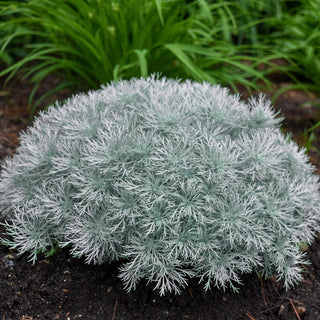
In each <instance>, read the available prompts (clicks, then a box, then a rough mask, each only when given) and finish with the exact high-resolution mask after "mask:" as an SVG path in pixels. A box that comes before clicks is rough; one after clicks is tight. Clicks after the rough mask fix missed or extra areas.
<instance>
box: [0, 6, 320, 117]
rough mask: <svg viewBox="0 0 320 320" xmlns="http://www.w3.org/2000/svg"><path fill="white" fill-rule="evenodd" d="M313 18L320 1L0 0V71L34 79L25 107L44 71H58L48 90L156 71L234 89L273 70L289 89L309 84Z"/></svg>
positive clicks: (319, 12) (317, 70)
mask: <svg viewBox="0 0 320 320" xmlns="http://www.w3.org/2000/svg"><path fill="white" fill-rule="evenodd" d="M319 18H320V0H312V1H311V0H297V1H292V0H271V1H261V0H237V1H235V0H215V1H213V0H115V1H104V0H55V1H51V0H24V1H1V2H0V21H1V22H0V63H1V66H2V69H0V77H5V78H6V82H7V83H8V82H9V81H10V80H11V79H17V78H22V79H26V78H27V79H30V81H31V82H32V83H34V90H33V92H32V93H31V95H30V100H29V105H30V106H31V105H32V107H31V111H32V113H33V112H34V111H35V110H36V108H37V106H38V105H39V102H40V101H41V98H40V99H38V101H36V102H35V103H34V102H33V101H32V100H33V97H34V94H35V92H36V90H37V88H38V87H39V85H40V84H41V82H42V81H43V80H44V79H45V78H46V77H47V76H48V75H50V74H57V75H59V76H60V78H61V82H60V83H59V85H58V86H57V87H55V88H54V89H53V90H55V91H58V90H60V89H62V88H65V87H67V88H70V89H71V90H74V91H77V90H79V89H81V90H82V89H96V88H98V87H99V86H100V85H101V84H105V83H107V82H110V81H112V80H119V79H130V78H132V77H140V76H142V77H147V76H148V75H150V74H152V73H154V72H161V73H162V74H163V75H165V76H168V77H179V78H192V79H195V80H198V81H202V80H206V81H209V82H211V83H214V84H215V83H220V84H222V85H228V86H230V87H232V88H233V89H234V90H235V91H237V86H238V85H243V86H244V87H245V88H246V89H247V90H251V89H255V90H259V89H261V88H262V85H267V86H269V87H270V86H271V84H272V81H271V79H270V75H272V74H281V75H283V76H285V77H287V78H288V79H290V80H291V82H293V86H291V87H290V88H292V87H295V88H303V89H306V90H307V89H316V88H317V87H318V86H319V84H320V61H319V46H320V31H319V23H320V22H319V21H320V19H319ZM292 80H293V81H292ZM287 89H288V88H285V89H282V91H281V92H283V90H287ZM50 93H51V92H48V93H47V94H50ZM47 94H46V95H47ZM42 98H43V96H42Z"/></svg>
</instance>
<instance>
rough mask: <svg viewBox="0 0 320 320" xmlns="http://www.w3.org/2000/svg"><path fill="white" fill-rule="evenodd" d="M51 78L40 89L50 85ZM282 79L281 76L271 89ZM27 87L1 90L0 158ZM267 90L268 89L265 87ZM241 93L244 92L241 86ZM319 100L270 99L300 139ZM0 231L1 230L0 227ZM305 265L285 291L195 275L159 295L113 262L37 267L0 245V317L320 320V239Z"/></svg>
mask: <svg viewBox="0 0 320 320" xmlns="http://www.w3.org/2000/svg"><path fill="white" fill-rule="evenodd" d="M58 81H59V80H58V79H55V78H53V77H50V78H49V79H48V80H47V81H46V82H45V83H44V84H43V85H42V88H41V89H40V90H39V93H38V94H41V91H42V92H46V91H47V90H48V89H50V88H52V87H54V86H55V85H56V83H57V82H58ZM284 85H286V84H285V83H282V82H279V83H277V85H276V86H275V88H279V87H280V86H284ZM30 90H31V86H30V84H28V83H17V84H16V85H15V86H14V87H13V88H12V89H10V90H9V89H8V90H3V91H0V159H3V158H4V157H6V156H11V155H13V154H14V151H15V148H16V147H17V145H18V143H19V139H18V136H19V132H20V131H21V130H23V129H25V128H26V127H27V125H29V124H31V120H30V117H29V113H28V109H27V101H28V95H29V93H30ZM69 95H70V93H69V92H67V91H65V92H62V93H59V94H57V95H54V96H51V97H49V98H47V99H46V100H45V101H43V105H47V104H48V103H51V102H52V101H54V100H57V99H59V100H61V99H64V98H66V97H67V96H69ZM270 95H271V93H270ZM242 96H243V98H247V97H248V94H247V92H245V91H243V92H242ZM319 102H320V100H319V99H317V98H316V96H313V95H311V96H309V95H307V94H306V93H304V92H301V91H294V90H291V91H287V92H286V93H284V94H283V95H281V96H280V97H279V98H278V99H277V101H276V103H275V105H276V108H277V109H279V110H280V111H281V113H282V114H283V115H285V117H286V120H285V121H284V123H283V125H284V130H285V131H289V132H291V133H292V136H293V139H294V140H296V141H297V142H298V144H300V145H303V144H307V143H308V139H307V129H308V128H310V127H312V126H313V125H314V124H315V123H317V122H318V121H319V120H320V112H319V109H318V108H317V107H316V106H317V105H319ZM309 142H310V143H309V146H310V150H309V154H310V157H311V160H312V162H313V163H314V164H315V166H316V171H317V173H319V172H320V152H319V151H317V149H318V150H320V141H319V139H317V138H316V135H315V138H314V139H313V140H312V141H311V140H310V141H309ZM0 231H1V234H2V233H3V231H4V230H3V229H1V230H0ZM307 255H308V259H309V260H310V261H311V264H310V265H309V266H307V267H305V273H304V276H303V281H302V283H301V284H299V285H298V286H297V287H295V288H294V289H292V290H290V291H285V290H284V289H283V288H282V287H281V284H279V283H277V282H276V281H275V279H270V280H262V279H260V278H259V277H258V276H257V275H256V274H255V273H252V274H249V275H243V285H242V286H241V287H240V292H239V293H233V292H232V291H230V290H227V291H225V292H223V291H222V290H219V289H217V288H212V290H210V291H207V292H204V290H203V288H202V286H201V285H199V284H198V283H197V281H196V280H192V281H190V282H189V287H187V288H185V289H184V290H182V293H181V295H178V296H175V295H166V296H164V297H160V296H159V294H158V293H157V292H155V291H153V289H152V286H151V285H147V284H146V283H144V282H142V283H140V284H139V286H138V287H137V289H136V290H135V291H132V292H130V293H127V292H126V291H124V290H123V287H122V283H121V281H120V279H118V267H119V263H112V264H110V265H109V264H106V265H102V266H93V265H87V264H85V262H84V260H83V259H74V258H72V257H70V255H69V254H68V252H67V251H66V250H61V251H59V252H58V253H57V254H55V255H54V256H52V257H50V258H48V257H44V256H40V258H39V259H38V261H37V262H36V264H35V265H32V264H31V263H30V262H28V257H27V255H22V256H17V255H16V253H15V252H12V251H11V250H9V249H8V248H7V247H4V246H0V278H1V279H0V319H2V320H9V319H12V320H16V319H21V320H22V319H24V320H29V319H70V320H73V319H94V320H99V319H112V320H116V319H124V320H130V319H153V320H157V319H201V320H202V319H203V320H205V319H221V320H224V319H225V320H231V319H232V320H234V319H251V320H254V319H256V320H266V319H301V320H302V319H304V320H317V319H319V320H320V238H319V237H318V238H317V239H316V240H315V241H314V243H313V245H312V246H311V247H310V248H308V249H307Z"/></svg>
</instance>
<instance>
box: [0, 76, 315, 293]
mask: <svg viewBox="0 0 320 320" xmlns="http://www.w3.org/2000/svg"><path fill="white" fill-rule="evenodd" d="M276 115H277V114H276V113H275V112H274V110H273V108H272V107H271V105H270V102H268V101H267V100H265V99H264V98H263V96H259V97H257V98H251V99H250V100H249V101H248V102H243V101H241V100H240V98H239V96H238V95H231V94H229V93H228V90H227V89H225V88H222V87H220V86H213V85H211V84H209V83H206V82H203V83H197V82H192V81H189V80H188V81H185V82H182V81H179V80H173V79H166V78H159V77H158V76H152V77H149V78H147V79H143V78H141V79H132V80H130V81H119V82H116V83H112V84H109V85H107V86H105V87H102V88H101V89H100V90H97V91H91V92H89V93H88V94H78V95H76V96H74V97H72V98H70V99H69V100H68V101H66V102H65V103H64V104H63V105H61V104H59V103H56V105H54V106H52V107H50V108H49V110H48V111H47V112H41V113H40V115H39V116H38V117H37V118H36V119H35V122H34V124H33V126H32V127H30V128H29V129H28V130H27V131H26V132H24V133H23V134H22V135H21V145H20V146H19V148H18V149H17V153H16V155H15V156H14V157H13V158H7V159H6V160H5V161H4V163H3V165H2V172H1V180H0V209H1V214H2V216H3V218H4V219H5V222H4V226H5V228H6V232H7V237H6V238H5V239H2V241H3V242H4V243H5V244H6V245H8V246H10V247H11V248H12V249H14V250H17V251H18V252H19V253H25V252H29V253H30V259H31V260H32V261H33V262H35V261H36V258H37V255H38V253H39V252H49V253H51V252H52V251H54V250H55V249H56V248H57V246H60V247H67V248H69V250H70V252H71V254H72V255H73V256H75V257H85V260H86V262H88V263H97V264H102V263H105V262H111V261H115V260H121V261H122V262H123V263H122V264H121V267H120V275H119V276H120V278H121V279H122V280H123V282H124V285H125V287H126V288H127V289H128V290H131V289H132V288H135V286H136V284H137V283H138V281H139V280H140V279H142V278H145V279H147V281H148V282H150V283H152V284H153V285H154V288H155V289H158V290H159V292H160V294H165V293H166V292H171V291H173V292H175V293H178V292H179V290H181V288H183V287H185V286H186V285H187V283H188V278H190V277H196V278H198V279H199V281H200V282H203V283H204V288H205V289H209V288H210V287H211V286H212V285H214V286H217V287H219V288H226V287H228V286H230V287H232V288H234V289H236V285H237V284H239V283H241V274H242V273H245V272H251V271H252V270H253V269H255V270H257V271H259V272H261V273H262V274H263V275H264V276H265V277H271V276H275V275H276V276H277V277H278V280H282V281H283V283H284V285H285V287H287V288H288V287H290V286H292V285H294V284H295V283H297V282H298V281H300V280H301V279H302V275H301V273H302V264H304V263H306V261H305V260H304V255H305V254H304V253H302V252H301V251H300V250H299V245H300V244H301V243H305V242H307V243H309V244H310V243H311V241H312V239H313V237H314V236H315V233H316V232H317V231H320V213H319V212H320V206H319V204H320V202H319V200H320V198H319V193H318V187H319V184H318V177H317V176H316V175H314V174H313V169H314V168H313V166H312V165H311V164H310V163H309V162H308V158H307V156H306V154H305V153H304V150H303V149H299V148H298V146H297V145H296V143H294V142H293V141H291V140H290V139H289V138H288V137H287V136H284V135H283V134H282V133H281V131H280V129H279V125H280V123H281V120H282V119H281V118H280V117H277V116H276Z"/></svg>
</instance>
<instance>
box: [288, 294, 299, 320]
mask: <svg viewBox="0 0 320 320" xmlns="http://www.w3.org/2000/svg"><path fill="white" fill-rule="evenodd" d="M289 300H290V303H291V305H292V308H293V310H294V313H295V314H296V316H297V318H298V320H301V318H300V316H299V313H298V311H297V309H296V307H295V306H294V303H293V302H292V300H291V299H289Z"/></svg>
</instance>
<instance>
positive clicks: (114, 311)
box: [112, 297, 119, 320]
mask: <svg viewBox="0 0 320 320" xmlns="http://www.w3.org/2000/svg"><path fill="white" fill-rule="evenodd" d="M118 299H119V297H117V299H116V303H115V305H114V308H113V315H112V320H114V319H115V317H116V312H117V306H118Z"/></svg>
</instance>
